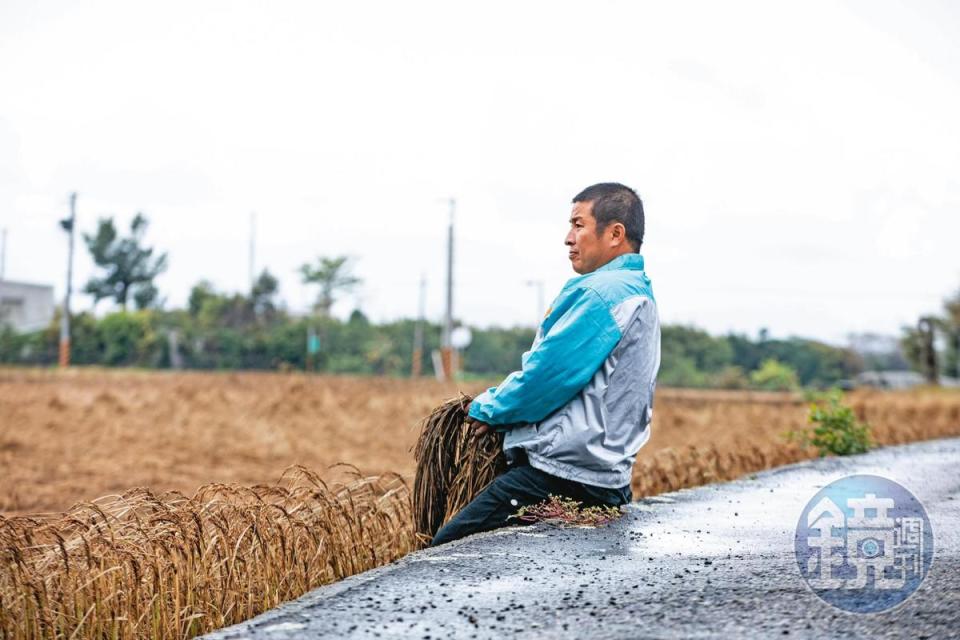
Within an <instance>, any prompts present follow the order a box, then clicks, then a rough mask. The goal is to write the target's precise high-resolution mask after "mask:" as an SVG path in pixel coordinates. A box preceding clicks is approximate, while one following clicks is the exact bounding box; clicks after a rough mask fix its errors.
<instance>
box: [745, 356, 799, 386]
mask: <svg viewBox="0 0 960 640" xmlns="http://www.w3.org/2000/svg"><path fill="white" fill-rule="evenodd" d="M750 382H751V384H752V385H753V386H754V387H756V388H758V389H764V390H766V391H794V390H796V389H798V388H799V387H800V380H799V379H798V378H797V372H796V371H795V370H794V369H793V368H792V367H790V366H789V365H786V364H783V363H782V362H779V361H778V360H775V359H774V358H770V359H768V360H764V361H763V364H761V365H760V368H759V369H757V370H756V371H753V372H751V373H750Z"/></svg>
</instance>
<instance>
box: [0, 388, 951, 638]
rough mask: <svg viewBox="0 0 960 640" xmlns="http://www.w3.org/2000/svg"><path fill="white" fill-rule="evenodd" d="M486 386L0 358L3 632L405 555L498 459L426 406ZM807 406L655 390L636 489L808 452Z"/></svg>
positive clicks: (316, 578)
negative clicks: (3, 363)
mask: <svg viewBox="0 0 960 640" xmlns="http://www.w3.org/2000/svg"><path fill="white" fill-rule="evenodd" d="M485 386H486V385H484V384H482V383H470V384H465V385H463V386H462V388H458V387H457V386H456V385H444V384H440V383H436V382H433V381H428V380H418V381H411V380H392V379H382V378H379V379H378V378H345V377H319V376H316V377H315V376H303V375H291V374H264V373H225V374H217V373H147V372H134V371H99V370H73V371H68V372H59V371H47V370H15V369H0V637H2V638H104V637H118V638H159V637H164V638H167V637H169V638H173V637H180V638H190V637H194V636H196V635H198V634H201V633H204V632H207V631H211V630H214V629H217V628H220V627H223V626H226V625H229V624H233V623H236V622H240V621H242V620H245V619H248V618H250V617H252V616H254V615H256V614H258V613H261V612H263V611H265V610H266V609H269V608H271V607H274V606H276V605H278V604H280V603H281V602H284V601H286V600H290V599H292V598H296V597H297V596H299V595H301V594H303V593H305V592H307V591H309V590H310V589H313V588H315V587H317V586H320V585H323V584H328V583H330V582H334V581H336V580H339V579H342V578H344V577H346V576H349V575H352V574H355V573H358V572H360V571H364V570H366V569H370V568H373V567H376V566H380V565H382V564H385V563H387V562H390V561H392V560H395V559H397V558H399V557H401V556H403V555H405V554H406V553H409V552H410V551H412V550H414V549H416V548H417V547H419V546H421V545H422V544H423V543H424V542H425V539H424V535H423V534H424V532H427V533H429V532H430V531H433V530H435V528H436V527H437V526H438V524H439V521H440V520H441V519H443V518H445V517H449V515H450V513H451V512H452V510H455V508H456V505H459V504H463V503H465V502H466V501H468V500H469V499H470V497H471V495H473V494H474V493H475V492H476V491H477V490H479V488H480V487H482V486H483V484H484V483H485V482H487V481H488V480H489V478H490V477H492V475H491V474H492V473H493V472H494V470H495V468H496V467H497V465H498V463H497V461H496V458H497V449H496V447H495V446H494V447H491V446H490V445H491V444H493V443H492V442H490V441H487V442H486V443H478V442H476V441H468V440H466V439H464V438H465V433H464V432H463V431H462V428H461V427H458V426H457V423H458V420H459V418H458V417H457V416H458V415H462V414H458V413H457V412H458V411H462V408H461V407H460V406H459V404H458V403H456V402H452V403H447V404H445V405H444V404H443V403H444V401H445V400H447V399H450V398H453V397H455V396H457V394H458V392H460V391H462V392H463V393H466V394H469V395H472V394H474V393H476V392H477V391H479V390H481V389H482V388H484V387H485ZM847 402H848V403H849V404H850V405H851V406H852V407H853V408H854V410H855V412H856V414H857V416H858V417H859V418H860V419H861V420H867V421H868V422H869V423H870V424H871V425H872V427H873V432H874V439H875V441H876V442H877V443H879V444H894V443H901V442H908V441H912V440H920V439H928V438H935V437H943V436H955V435H960V393H957V392H948V391H941V390H921V391H915V392H910V393H880V392H858V393H854V394H851V395H849V396H848V397H847ZM441 405H442V406H441ZM438 407H440V409H438V411H437V413H435V414H434V416H433V418H431V420H430V421H428V422H427V423H426V427H425V428H424V430H423V437H422V438H420V444H419V446H418V447H417V448H416V454H417V455H418V456H419V457H420V458H421V459H422V460H425V461H427V465H428V467H427V468H428V469H429V468H433V469H434V471H431V472H430V473H431V474H432V477H434V478H437V477H439V476H441V475H444V474H446V475H447V479H446V480H444V481H442V482H439V483H438V482H433V483H431V482H427V483H424V482H423V476H422V475H421V476H420V477H418V481H416V482H415V481H414V477H415V473H416V471H417V470H416V468H415V462H414V453H415V451H414V445H416V444H417V442H418V437H420V436H421V429H420V422H421V419H423V418H424V417H426V416H427V415H428V414H430V413H431V411H433V410H434V409H436V408H438ZM805 420H806V407H805V405H804V404H803V402H802V401H801V399H800V398H799V397H797V396H794V395H790V394H769V393H764V394H757V393H746V392H706V391H682V390H671V389H661V390H659V391H658V395H657V406H656V408H655V411H654V423H653V434H652V437H651V440H650V441H649V442H648V444H647V445H646V446H645V447H644V449H643V450H642V451H641V453H640V456H639V457H638V462H637V465H636V467H635V472H634V478H633V489H634V495H635V496H640V495H651V494H656V493H660V492H663V491H669V490H674V489H679V488H682V487H687V486H694V485H698V484H703V483H705V482H712V481H717V480H724V479H728V478H733V477H737V476H740V475H743V474H745V473H750V472H753V471H757V470H760V469H763V468H767V467H770V466H775V465H779V464H784V463H787V462H793V461H797V460H801V459H803V458H805V457H809V456H811V455H813V453H812V452H810V451H802V450H800V449H798V448H797V447H796V446H795V445H790V444H787V443H786V441H785V439H784V433H785V432H786V431H788V430H790V429H797V428H800V427H803V426H804V424H805ZM450 429H455V430H457V431H458V432H459V435H454V434H452V433H450V432H449V430H450ZM490 437H494V436H490ZM444 451H445V452H447V453H441V454H440V457H439V458H437V456H436V455H435V454H436V453H437V452H444ZM431 452H433V453H431ZM449 452H455V453H454V454H453V455H454V457H455V458H457V460H459V462H454V463H453V466H452V467H451V466H450V465H451V462H450V460H447V461H444V458H449V456H450V455H451V454H450V453H449ZM337 463H347V465H342V464H341V465H339V466H335V465H337ZM349 465H354V466H349ZM448 472H450V473H449V474H448ZM425 486H426V487H427V489H425V488H424V487H425ZM430 487H433V489H431V488H430ZM554 510H555V509H554ZM418 534H419V535H418ZM427 537H429V536H427Z"/></svg>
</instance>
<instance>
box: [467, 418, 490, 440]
mask: <svg viewBox="0 0 960 640" xmlns="http://www.w3.org/2000/svg"><path fill="white" fill-rule="evenodd" d="M464 422H466V423H467V426H468V427H470V428H471V429H473V437H474V438H476V437H478V436H482V435H483V434H485V433H486V432H488V431H490V425H488V424H487V423H486V422H480V421H479V420H477V419H476V418H471V417H470V416H467V419H466V420H465V421H464Z"/></svg>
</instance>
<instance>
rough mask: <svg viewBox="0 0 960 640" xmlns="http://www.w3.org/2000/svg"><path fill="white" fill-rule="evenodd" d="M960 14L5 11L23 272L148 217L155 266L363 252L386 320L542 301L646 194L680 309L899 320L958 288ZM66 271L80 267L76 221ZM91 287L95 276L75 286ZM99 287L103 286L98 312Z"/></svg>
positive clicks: (259, 6)
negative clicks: (603, 220) (593, 215)
mask: <svg viewBox="0 0 960 640" xmlns="http://www.w3.org/2000/svg"><path fill="white" fill-rule="evenodd" d="M958 113H960V5H958V4H956V3H951V2H949V1H946V0H944V1H943V2H911V3H909V5H908V4H907V3H899V2H890V1H876V0H869V1H863V2H853V3H837V2H809V1H803V2H793V3H785V2H776V3H772V2H756V3H746V2H738V3H732V2H723V3H718V2H700V3H694V2H656V3H654V2H596V1H591V2H577V3H568V2H557V1H556V0H554V1H551V2H490V1H487V2H483V3H469V4H468V3H452V2H435V3H423V2H411V1H406V2H350V3H346V2H328V3H320V2H303V3H293V2H270V3H266V2H238V1H236V0H231V1H229V2H171V1H170V0H166V1H164V2H152V3H145V2H129V1H127V2H83V3H78V2H47V3H37V2H17V1H11V0H3V2H2V3H0V226H2V227H6V228H7V229H8V230H9V241H8V255H7V260H6V275H7V277H8V278H10V279H15V280H25V281H32V282H42V283H54V284H55V285H56V287H57V295H58V296H59V295H61V292H62V290H63V289H62V281H63V272H64V270H65V262H66V241H65V238H66V237H65V234H63V232H62V231H60V230H59V228H58V226H57V220H58V219H59V218H61V217H64V216H65V214H66V211H67V202H68V194H69V192H70V191H72V190H76V191H78V192H79V194H80V195H79V199H78V212H79V220H80V227H81V229H82V230H84V231H87V232H89V231H92V230H93V229H94V227H95V224H96V218H97V217H99V216H104V215H115V216H116V217H117V219H118V221H122V224H123V226H124V228H126V224H127V223H128V221H129V219H130V218H131V217H132V216H133V214H134V213H135V212H136V211H143V212H144V213H145V214H146V215H147V216H148V217H149V219H150V221H151V229H150V232H149V235H148V239H149V241H150V242H151V243H152V244H155V245H156V246H157V247H158V248H159V249H161V250H166V251H168V253H169V255H170V268H169V270H168V271H167V273H165V274H164V275H163V276H162V277H161V278H160V279H159V280H158V285H159V286H160V288H161V291H162V293H163V294H164V295H166V296H167V299H168V302H169V303H170V304H174V305H180V304H183V303H184V301H185V300H186V297H187V294H188V291H189V288H190V286H191V285H193V284H194V283H195V282H197V281H198V280H199V279H201V278H206V279H209V280H211V281H212V282H213V283H214V284H215V285H216V286H218V287H220V288H222V289H226V290H237V289H241V288H242V289H246V288H247V284H248V265H247V252H248V248H247V247H248V235H249V218H250V212H251V211H256V212H257V216H258V222H257V227H258V236H257V266H258V268H260V267H263V266H266V267H268V268H269V269H270V270H271V271H272V272H273V273H274V274H276V275H277V276H278V277H279V278H280V280H281V293H282V295H283V296H284V298H285V299H286V300H287V302H288V304H289V306H290V307H291V308H292V309H293V310H300V309H304V308H306V306H307V305H308V303H309V301H310V300H311V295H312V294H311V292H310V291H309V290H308V289H306V288H305V287H304V286H303V285H301V284H300V282H299V276H298V275H297V274H296V268H297V266H298V265H300V264H302V263H303V262H305V261H308V260H309V261H312V260H313V258H314V257H315V256H317V255H320V254H324V255H338V254H348V255H351V256H354V257H355V258H356V273H357V274H358V275H359V276H361V277H363V278H364V280H365V284H364V286H363V287H362V290H361V291H360V292H359V293H358V295H357V296H352V297H350V298H348V299H345V300H344V301H343V302H342V303H341V304H340V305H338V307H337V309H338V311H339V313H346V312H348V311H349V310H350V309H351V308H352V307H353V306H354V305H355V304H360V306H361V308H363V309H364V311H365V312H367V313H368V315H370V316H371V317H372V318H374V319H375V320H384V319H390V318H396V317H402V316H413V315H415V314H416V310H417V292H418V287H419V285H418V283H419V279H420V274H421V273H426V274H427V278H428V296H427V303H428V312H429V315H430V316H431V317H433V318H437V319H438V318H439V317H440V316H441V310H442V305H443V286H444V276H443V269H444V264H445V262H444V261H445V255H444V237H445V233H446V229H445V225H446V219H447V215H446V211H447V208H446V204H445V203H444V202H443V198H446V197H449V196H451V195H452V196H456V198H457V199H458V202H459V207H458V214H457V224H458V226H457V266H456V274H457V278H458V288H457V292H456V313H457V315H458V316H460V317H462V318H463V319H465V320H466V321H467V322H469V323H471V324H475V325H481V326H483V325H489V324H498V325H512V324H531V323H532V322H533V320H534V319H535V318H536V313H537V301H536V294H535V292H534V290H533V289H532V288H531V287H529V286H527V285H526V284H525V283H526V282H527V281H528V280H531V279H535V280H537V279H538V280H543V281H544V282H545V284H546V290H547V297H548V300H549V297H550V296H551V295H553V294H554V293H555V292H556V291H557V290H558V289H559V287H560V286H561V285H562V284H563V282H564V281H565V280H566V278H567V277H569V276H571V275H573V274H572V271H571V270H570V267H569V262H568V260H567V257H566V250H565V248H564V247H563V244H562V242H563V238H564V235H565V233H566V228H567V223H566V220H567V216H568V214H569V201H570V199H571V197H572V196H573V195H574V194H575V193H576V192H578V191H579V190H580V189H581V188H583V187H585V186H587V185H588V184H591V183H593V182H598V181H609V180H614V181H621V182H625V183H627V184H629V185H631V186H633V187H635V188H636V189H637V190H638V191H639V192H640V194H641V196H642V197H643V199H644V203H645V206H646V210H647V239H646V243H645V247H644V251H643V253H644V255H645V257H646V259H647V270H648V273H649V274H650V276H651V278H652V279H653V283H654V290H655V293H656V295H657V299H658V302H659V305H660V312H661V316H662V319H663V320H664V321H665V322H685V323H693V324H696V325H698V326H701V327H703V328H706V329H707V330H709V331H711V332H713V333H720V332H725V331H728V330H737V331H744V332H748V333H751V334H753V333H754V332H756V331H757V330H758V329H759V328H760V327H768V328H769V329H770V331H771V333H772V335H774V336H787V335H803V336H810V337H817V338H821V339H827V340H830V341H834V342H841V341H842V340H843V337H844V336H845V335H846V334H847V333H848V332H851V331H878V332H886V333H895V332H897V331H898V328H899V327H900V325H902V324H906V323H913V322H915V320H916V318H917V316H918V315H919V314H920V313H923V312H928V311H936V310H937V309H939V307H940V301H941V299H942V298H943V297H945V296H946V295H948V294H950V293H952V292H953V291H955V290H956V289H957V288H958V287H960V252H958V251H957V245H958V238H960V172H958V169H960V118H958V116H957V114H958ZM78 248H79V249H80V250H79V251H78V260H77V263H76V282H77V283H78V286H79V287H82V285H83V283H84V282H85V281H86V279H87V278H88V277H89V276H90V275H91V273H92V270H93V267H92V264H91V261H90V259H89V257H88V255H87V253H86V250H85V249H83V248H82V244H80V243H78ZM89 305H90V300H89V299H88V298H86V297H81V299H80V300H79V301H78V304H75V306H76V307H79V308H84V307H88V306H89ZM106 308H107V307H106V306H105V305H102V306H101V307H100V309H101V310H105V309H106Z"/></svg>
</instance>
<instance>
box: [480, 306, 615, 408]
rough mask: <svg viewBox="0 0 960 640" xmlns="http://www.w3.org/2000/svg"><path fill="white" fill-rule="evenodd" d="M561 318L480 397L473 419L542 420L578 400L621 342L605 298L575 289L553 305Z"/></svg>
mask: <svg viewBox="0 0 960 640" xmlns="http://www.w3.org/2000/svg"><path fill="white" fill-rule="evenodd" d="M554 313H556V314H559V317H558V318H557V319H556V321H554V322H553V324H552V325H551V326H550V327H549V329H547V331H546V333H545V334H544V335H543V337H542V339H541V340H540V341H539V342H536V343H534V346H533V347H532V348H531V350H530V351H528V352H526V353H525V354H523V358H522V360H521V362H522V366H521V370H520V371H514V372H513V373H511V374H510V375H509V376H507V377H506V379H504V381H503V382H502V383H500V386H498V387H495V388H491V389H488V390H487V391H485V392H483V393H482V394H480V395H478V396H477V397H476V398H475V399H474V401H473V403H472V404H471V405H470V416H471V417H472V418H475V419H477V420H480V421H482V422H486V423H488V424H492V425H504V424H513V423H518V422H538V421H540V420H542V419H543V418H545V417H547V416H548V415H550V414H551V413H553V412H554V411H556V410H557V409H559V408H560V407H562V406H563V405H565V404H566V403H567V402H568V401H569V400H570V399H571V398H572V397H573V396H575V395H576V394H577V393H578V392H579V391H580V390H581V389H583V387H585V386H586V385H587V383H588V382H589V381H590V379H591V378H592V377H593V375H594V373H596V371H597V369H599V368H600V367H601V366H602V365H603V362H604V360H606V359H607V356H609V355H610V352H611V351H613V348H614V347H615V346H616V344H617V342H618V341H619V340H620V329H619V328H618V327H617V324H616V322H615V321H614V319H613V316H612V315H611V314H610V311H609V310H608V309H607V305H606V303H605V302H604V301H603V299H602V298H601V297H600V295H599V294H598V293H597V292H596V291H594V290H593V289H589V288H581V289H575V290H573V291H571V292H570V293H568V294H566V295H564V296H562V297H561V299H559V300H557V301H556V302H555V303H554Z"/></svg>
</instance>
